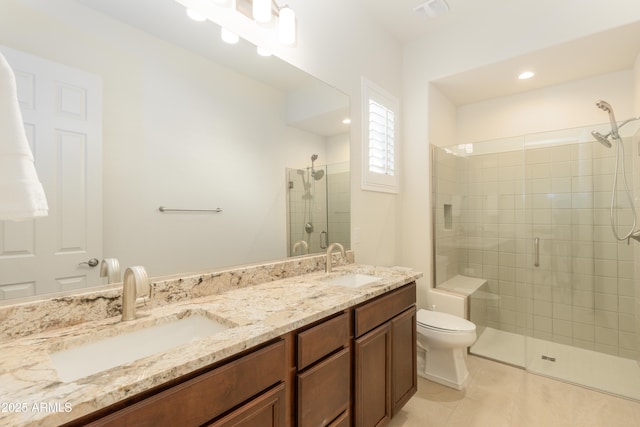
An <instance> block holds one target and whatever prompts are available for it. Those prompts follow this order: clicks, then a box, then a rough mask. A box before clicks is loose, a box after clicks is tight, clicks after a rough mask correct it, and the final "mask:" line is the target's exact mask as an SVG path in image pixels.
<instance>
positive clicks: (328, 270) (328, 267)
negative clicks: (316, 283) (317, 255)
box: [325, 242, 346, 273]
mask: <svg viewBox="0 0 640 427" xmlns="http://www.w3.org/2000/svg"><path fill="white" fill-rule="evenodd" d="M335 247H337V248H338V249H340V253H341V254H342V257H343V258H345V257H346V254H345V253H344V246H342V245H341V244H340V243H337V242H336V243H332V244H330V245H329V247H328V248H327V264H326V270H325V272H326V273H331V267H332V264H333V257H332V256H331V253H332V252H333V248H335Z"/></svg>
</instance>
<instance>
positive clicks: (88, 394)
mask: <svg viewBox="0 0 640 427" xmlns="http://www.w3.org/2000/svg"><path fill="white" fill-rule="evenodd" d="M352 273H359V274H366V275H374V276H378V277H380V278H381V280H379V281H377V282H374V283H370V284H367V285H364V286H361V287H356V288H352V287H345V286H339V285H330V284H327V283H326V282H324V280H325V279H327V275H326V274H325V273H324V272H314V273H308V274H303V275H299V276H294V277H288V278H284V279H279V280H272V281H269V282H266V283H260V284H255V285H251V286H246V287H242V288H237V289H231V290H225V291H223V292H221V293H216V294H213V295H208V296H201V297H197V298H190V299H184V300H179V301H178V302H173V303H171V304H165V305H155V306H152V307H151V308H149V307H147V308H139V309H138V319H136V320H134V321H131V322H121V320H120V317H119V316H117V315H116V316H113V317H108V318H106V319H103V320H92V321H85V322H83V323H78V324H76V325H75V326H66V327H62V328H56V329H49V330H43V331H42V332H38V333H33V334H30V335H27V336H22V337H20V336H18V337H15V335H17V334H15V333H14V334H13V337H12V334H7V333H6V332H5V334H4V335H5V338H4V340H3V341H1V342H0V391H1V393H0V405H1V406H0V425H3V426H23V425H45V426H49V425H58V424H61V423H63V422H66V421H69V420H72V419H75V418H78V417H80V416H82V415H85V414H88V413H91V412H93V411H96V410H98V409H100V408H103V407H106V406H108V405H110V404H113V403H115V402H118V401H120V400H123V399H125V398H127V397H130V396H133V395H135V394H138V393H140V392H143V391H145V390H148V389H150V388H152V387H154V386H157V385H160V384H163V383H165V382H167V381H170V380H172V379H175V378H178V377H180V376H182V375H185V374H188V373H190V372H193V371H194V370H197V369H199V368H202V367H205V366H207V365H210V364H212V363H214V362H216V361H220V360H222V359H225V358H227V357H230V356H232V355H234V354H236V353H239V352H241V351H243V350H245V349H248V348H251V347H254V346H256V345H259V344H261V343H264V342H266V341H268V340H270V339H273V338H276V337H278V336H280V335H283V334H285V333H287V332H290V331H292V330H295V329H298V328H300V327H302V326H304V325H306V324H309V323H311V322H314V321H316V320H319V319H322V318H324V317H326V316H329V315H331V314H333V313H336V312H338V311H341V310H344V309H346V308H348V307H351V306H354V305H356V304H359V303H361V302H364V301H366V300H368V299H371V298H373V297H376V296H378V295H381V294H383V293H385V292H387V291H390V290H392V289H395V288H397V287H400V286H402V285H404V284H407V283H410V282H412V281H414V280H416V279H417V278H419V277H421V276H422V273H419V272H415V271H412V270H408V269H403V268H385V267H371V266H364V265H358V264H348V265H343V266H340V267H335V268H334V272H333V273H331V277H334V276H341V275H345V274H352ZM198 283H199V282H198ZM193 313H197V314H200V315H203V316H205V317H209V318H212V319H214V320H217V321H219V322H220V323H223V324H226V325H227V326H230V327H229V328H228V329H226V330H223V331H221V332H218V333H216V334H214V335H211V336H209V337H206V338H202V339H198V340H195V341H193V342H191V343H188V344H184V345H181V346H179V347H175V348H172V349H170V350H168V351H164V352H162V353H157V354H154V355H152V356H149V357H145V358H143V359H139V360H136V361H135V362H132V363H129V364H126V365H123V366H117V367H115V368H112V369H108V370H105V371H102V372H99V373H97V374H93V375H90V376H87V377H84V378H80V379H77V380H74V381H72V382H63V381H61V380H60V379H59V377H58V374H57V371H56V369H55V367H54V365H53V362H52V360H51V357H50V354H51V353H52V352H55V351H59V350H63V349H66V348H71V347H75V346H79V345H81V344H84V343H87V342H93V341H95V340H99V339H102V338H105V337H108V336H111V335H116V334H120V333H122V332H127V331H131V330H134V329H136V328H144V327H145V325H149V324H155V323H162V322H163V321H166V320H167V319H177V318H179V317H183V316H185V315H189V314H193ZM2 316H3V314H2V312H0V320H2V321H3V322H4V321H5V320H7V318H8V317H7V315H6V314H5V315H4V316H5V318H2ZM8 323H10V322H8ZM72 323H73V322H71V324H72ZM14 329H15V328H14ZM6 335H9V337H6ZM112 351H113V352H114V353H115V352H118V348H114V349H113V350H112Z"/></svg>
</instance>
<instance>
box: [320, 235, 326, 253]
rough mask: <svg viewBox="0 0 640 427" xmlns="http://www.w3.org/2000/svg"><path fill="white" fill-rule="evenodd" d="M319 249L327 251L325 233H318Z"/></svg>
mask: <svg viewBox="0 0 640 427" xmlns="http://www.w3.org/2000/svg"><path fill="white" fill-rule="evenodd" d="M320 249H327V232H326V231H323V232H322V233H320Z"/></svg>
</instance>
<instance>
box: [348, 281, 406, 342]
mask: <svg viewBox="0 0 640 427" xmlns="http://www.w3.org/2000/svg"><path fill="white" fill-rule="evenodd" d="M415 303H416V282H412V283H410V284H408V285H405V286H403V287H402V288H399V289H396V290H395V291H393V292H391V293H389V294H387V295H385V296H383V297H380V298H378V299H375V300H373V301H372V302H369V303H366V304H365V305H363V306H361V307H358V308H356V309H355V336H356V338H357V337H359V336H361V335H363V334H365V333H367V332H368V331H370V330H372V329H374V328H375V327H377V326H379V325H381V324H383V323H384V322H386V321H387V320H389V319H391V318H392V317H394V316H395V315H397V314H399V313H402V312H403V311H404V310H406V309H407V308H409V307H411V306H412V305H413V304H415Z"/></svg>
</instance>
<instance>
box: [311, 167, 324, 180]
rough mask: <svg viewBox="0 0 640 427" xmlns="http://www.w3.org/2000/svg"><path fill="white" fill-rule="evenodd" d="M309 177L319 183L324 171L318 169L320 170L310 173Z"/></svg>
mask: <svg viewBox="0 0 640 427" xmlns="http://www.w3.org/2000/svg"><path fill="white" fill-rule="evenodd" d="M311 176H312V177H313V179H315V180H316V181H319V180H321V179H322V177H323V176H324V170H322V169H320V170H314V171H313V172H311Z"/></svg>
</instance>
